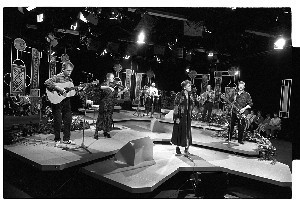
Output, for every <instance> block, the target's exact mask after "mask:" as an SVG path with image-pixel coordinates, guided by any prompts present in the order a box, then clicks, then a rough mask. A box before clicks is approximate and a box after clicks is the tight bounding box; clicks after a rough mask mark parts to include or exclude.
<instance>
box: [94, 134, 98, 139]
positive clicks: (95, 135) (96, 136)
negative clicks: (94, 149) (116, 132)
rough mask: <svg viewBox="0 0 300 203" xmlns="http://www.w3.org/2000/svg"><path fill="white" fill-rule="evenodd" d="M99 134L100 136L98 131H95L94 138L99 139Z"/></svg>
mask: <svg viewBox="0 0 300 203" xmlns="http://www.w3.org/2000/svg"><path fill="white" fill-rule="evenodd" d="M98 138H99V136H98V132H95V134H94V139H96V140H98Z"/></svg>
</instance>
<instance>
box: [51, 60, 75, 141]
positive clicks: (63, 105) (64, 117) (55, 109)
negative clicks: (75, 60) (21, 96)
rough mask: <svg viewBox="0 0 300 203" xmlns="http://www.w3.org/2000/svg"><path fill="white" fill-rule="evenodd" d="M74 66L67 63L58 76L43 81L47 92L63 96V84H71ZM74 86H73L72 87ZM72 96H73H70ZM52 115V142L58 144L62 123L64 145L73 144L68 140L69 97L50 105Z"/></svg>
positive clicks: (69, 125) (69, 123)
mask: <svg viewBox="0 0 300 203" xmlns="http://www.w3.org/2000/svg"><path fill="white" fill-rule="evenodd" d="M73 68H74V65H73V64H72V63H71V62H70V61H68V62H64V63H63V64H62V70H61V72H60V73H59V74H57V75H54V76H52V77H51V78H49V79H48V80H46V81H45V85H46V87H47V89H48V91H52V92H55V91H56V92H57V93H58V94H59V95H65V94H66V93H67V90H66V89H65V88H63V85H64V84H67V83H70V84H73V81H72V79H71V78H70V76H71V73H72V71H73ZM73 86H74V85H73ZM71 96H73V95H71ZM52 113H53V121H54V136H55V138H54V140H55V142H56V143H57V144H58V143H60V131H61V122H62V121H63V122H64V132H63V134H64V136H63V142H64V144H74V142H73V141H71V140H70V136H71V132H70V131H71V123H72V112H71V103H70V97H68V96H66V97H65V98H63V100H62V101H60V102H59V103H56V102H55V103H52Z"/></svg>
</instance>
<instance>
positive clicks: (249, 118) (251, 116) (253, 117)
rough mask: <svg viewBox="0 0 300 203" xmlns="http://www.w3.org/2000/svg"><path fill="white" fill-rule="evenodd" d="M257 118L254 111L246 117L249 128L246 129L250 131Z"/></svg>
mask: <svg viewBox="0 0 300 203" xmlns="http://www.w3.org/2000/svg"><path fill="white" fill-rule="evenodd" d="M255 117H256V115H255V113H254V111H253V110H251V111H250V113H249V114H247V116H246V119H247V127H246V129H247V130H250V129H249V128H250V126H251V124H252V123H253V121H254V119H255Z"/></svg>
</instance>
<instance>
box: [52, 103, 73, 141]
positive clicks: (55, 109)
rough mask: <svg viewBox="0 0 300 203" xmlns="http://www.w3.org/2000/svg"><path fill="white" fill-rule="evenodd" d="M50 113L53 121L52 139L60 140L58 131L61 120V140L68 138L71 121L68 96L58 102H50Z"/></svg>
mask: <svg viewBox="0 0 300 203" xmlns="http://www.w3.org/2000/svg"><path fill="white" fill-rule="evenodd" d="M52 113H53V121H54V136H55V138H54V140H55V141H59V140H60V131H61V125H62V122H63V123H64V130H63V134H64V136H63V140H64V141H68V140H70V136H71V132H70V131H71V123H72V111H71V103H70V98H66V99H64V100H62V101H61V102H60V103H58V104H52Z"/></svg>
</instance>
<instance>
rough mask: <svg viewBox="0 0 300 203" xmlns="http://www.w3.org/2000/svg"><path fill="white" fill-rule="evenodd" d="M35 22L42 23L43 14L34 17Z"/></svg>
mask: <svg viewBox="0 0 300 203" xmlns="http://www.w3.org/2000/svg"><path fill="white" fill-rule="evenodd" d="M36 21H37V22H38V23H41V22H43V21H44V14H43V13H41V14H39V15H37V16H36Z"/></svg>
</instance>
